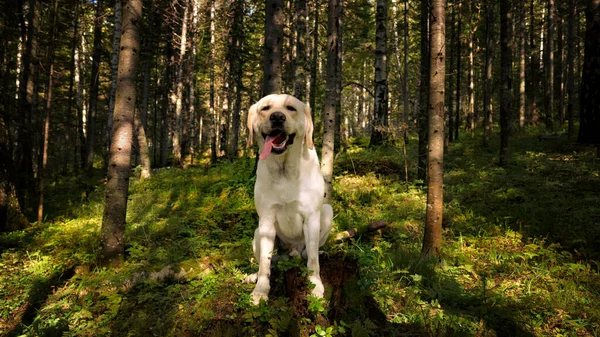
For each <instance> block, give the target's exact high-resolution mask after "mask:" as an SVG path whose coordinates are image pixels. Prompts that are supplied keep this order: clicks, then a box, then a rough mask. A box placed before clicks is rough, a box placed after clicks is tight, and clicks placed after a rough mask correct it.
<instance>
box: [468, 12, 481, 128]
mask: <svg viewBox="0 0 600 337" xmlns="http://www.w3.org/2000/svg"><path fill="white" fill-rule="evenodd" d="M469 6H470V7H469V41H468V43H467V49H468V52H469V57H468V60H469V65H468V66H469V72H468V73H467V75H468V79H467V101H468V102H467V109H468V111H467V116H468V118H467V119H468V121H469V131H470V132H471V137H473V136H475V83H474V81H475V65H474V63H473V38H474V36H475V33H477V27H478V26H479V25H478V24H477V22H475V23H474V22H473V10H474V8H473V2H471V3H470V4H469ZM465 129H466V127H465Z"/></svg>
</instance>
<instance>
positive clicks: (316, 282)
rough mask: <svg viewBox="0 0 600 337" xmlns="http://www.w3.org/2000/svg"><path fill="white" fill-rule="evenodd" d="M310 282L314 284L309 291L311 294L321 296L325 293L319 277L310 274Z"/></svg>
mask: <svg viewBox="0 0 600 337" xmlns="http://www.w3.org/2000/svg"><path fill="white" fill-rule="evenodd" d="M309 280H310V282H311V283H312V284H314V285H315V287H314V288H313V289H312V290H311V291H310V293H311V295H313V296H314V297H318V298H323V295H324V294H325V287H324V286H323V282H321V278H320V277H318V278H317V277H314V275H313V276H310V278H309Z"/></svg>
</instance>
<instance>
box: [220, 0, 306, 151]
mask: <svg viewBox="0 0 600 337" xmlns="http://www.w3.org/2000/svg"><path fill="white" fill-rule="evenodd" d="M234 6H235V7H234V16H233V27H232V31H231V35H232V36H231V37H232V38H231V40H232V44H231V46H230V47H229V48H230V55H231V57H230V62H231V72H232V82H233V88H232V89H233V91H234V93H235V97H234V98H233V113H232V116H231V125H232V127H231V129H232V130H231V142H230V149H229V158H230V160H234V159H235V158H237V157H238V142H239V134H240V124H241V123H240V119H241V117H240V111H241V105H242V89H243V81H242V79H243V75H244V74H243V60H242V59H241V56H240V55H243V49H244V21H243V20H244V3H243V1H236V2H235V5H234ZM302 49H303V50H304V48H302ZM302 66H303V67H304V64H303V65H302ZM299 84H300V87H301V88H304V86H305V84H306V83H305V82H304V74H302V78H301V79H300V81H299ZM295 85H298V82H296V84H295ZM302 99H304V98H302Z"/></svg>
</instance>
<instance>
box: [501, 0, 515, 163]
mask: <svg viewBox="0 0 600 337" xmlns="http://www.w3.org/2000/svg"><path fill="white" fill-rule="evenodd" d="M511 6H512V1H510V0H503V1H501V2H500V77H501V78H502V84H501V87H500V99H501V101H500V160H499V164H500V165H501V166H502V165H505V164H506V163H507V162H508V138H509V135H510V121H511V115H512V108H513V105H512V100H513V95H512V52H513V48H512V43H511V41H512V38H513V33H512V12H511V11H512V8H511Z"/></svg>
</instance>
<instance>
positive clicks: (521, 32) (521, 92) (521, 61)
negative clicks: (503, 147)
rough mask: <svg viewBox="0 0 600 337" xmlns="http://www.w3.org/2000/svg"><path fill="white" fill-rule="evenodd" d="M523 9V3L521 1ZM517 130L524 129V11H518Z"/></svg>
mask: <svg viewBox="0 0 600 337" xmlns="http://www.w3.org/2000/svg"><path fill="white" fill-rule="evenodd" d="M522 5H523V8H524V7H525V1H522ZM518 29H519V32H518V36H519V128H520V129H523V128H524V127H525V99H526V96H525V11H523V10H519V27H518Z"/></svg>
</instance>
